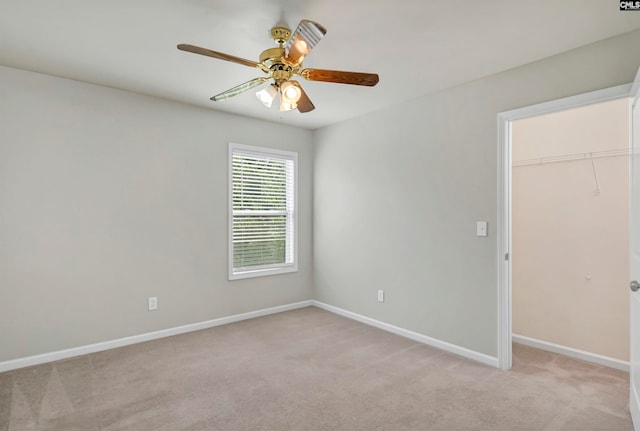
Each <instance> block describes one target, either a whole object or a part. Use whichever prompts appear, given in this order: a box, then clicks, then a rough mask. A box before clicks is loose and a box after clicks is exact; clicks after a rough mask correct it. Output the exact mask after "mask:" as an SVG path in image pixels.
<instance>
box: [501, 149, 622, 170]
mask: <svg viewBox="0 0 640 431" xmlns="http://www.w3.org/2000/svg"><path fill="white" fill-rule="evenodd" d="M628 155H631V148H618V149H616V150H604V151H593V152H589V153H576V154H566V155H562V156H551V157H539V158H537V159H526V160H514V161H513V166H527V165H542V164H545V163H559V162H571V161H574V160H589V159H598V158H601V157H619V156H628Z"/></svg>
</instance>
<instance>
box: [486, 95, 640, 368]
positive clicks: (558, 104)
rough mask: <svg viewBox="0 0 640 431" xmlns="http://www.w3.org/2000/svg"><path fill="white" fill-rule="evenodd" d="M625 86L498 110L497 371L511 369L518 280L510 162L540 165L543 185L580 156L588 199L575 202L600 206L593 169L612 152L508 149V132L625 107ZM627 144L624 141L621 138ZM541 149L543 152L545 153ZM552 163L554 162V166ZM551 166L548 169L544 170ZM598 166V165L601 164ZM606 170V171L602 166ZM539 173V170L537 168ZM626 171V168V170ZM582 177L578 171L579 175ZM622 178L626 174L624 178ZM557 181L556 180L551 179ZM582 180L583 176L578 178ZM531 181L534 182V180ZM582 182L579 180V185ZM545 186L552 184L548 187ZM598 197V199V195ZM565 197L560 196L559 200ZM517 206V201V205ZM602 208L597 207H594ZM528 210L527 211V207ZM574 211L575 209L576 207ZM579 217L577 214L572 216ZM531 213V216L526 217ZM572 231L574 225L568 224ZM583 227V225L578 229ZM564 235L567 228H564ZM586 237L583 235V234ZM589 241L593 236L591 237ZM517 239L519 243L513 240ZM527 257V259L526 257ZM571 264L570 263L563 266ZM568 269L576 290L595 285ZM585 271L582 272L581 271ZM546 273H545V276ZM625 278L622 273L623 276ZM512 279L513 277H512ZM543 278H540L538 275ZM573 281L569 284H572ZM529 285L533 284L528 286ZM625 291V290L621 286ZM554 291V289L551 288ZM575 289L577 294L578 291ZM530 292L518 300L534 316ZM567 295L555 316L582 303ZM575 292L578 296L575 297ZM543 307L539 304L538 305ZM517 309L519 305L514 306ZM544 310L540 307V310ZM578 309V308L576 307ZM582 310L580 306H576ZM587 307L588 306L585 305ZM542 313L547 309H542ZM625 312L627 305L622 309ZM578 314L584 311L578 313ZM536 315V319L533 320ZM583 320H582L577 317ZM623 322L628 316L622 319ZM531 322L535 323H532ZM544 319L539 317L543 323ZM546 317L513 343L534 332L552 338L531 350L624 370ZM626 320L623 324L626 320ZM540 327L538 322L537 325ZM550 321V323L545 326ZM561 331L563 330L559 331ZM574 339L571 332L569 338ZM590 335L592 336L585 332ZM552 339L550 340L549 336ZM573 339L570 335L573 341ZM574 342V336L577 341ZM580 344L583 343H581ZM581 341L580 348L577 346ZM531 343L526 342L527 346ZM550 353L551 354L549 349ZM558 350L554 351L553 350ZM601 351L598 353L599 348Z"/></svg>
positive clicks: (587, 273) (586, 274)
mask: <svg viewBox="0 0 640 431" xmlns="http://www.w3.org/2000/svg"><path fill="white" fill-rule="evenodd" d="M630 88H631V86H630V85H623V86H618V87H613V88H610V89H605V90H601V91H596V92H593V93H587V94H583V95H580V96H574V97H570V98H566V99H560V100H557V101H553V102H547V103H543V104H540V105H535V106H531V107H526V108H521V109H517V110H514V111H508V112H504V113H501V114H499V115H498V132H499V140H498V141H499V148H498V154H499V175H498V178H499V200H498V201H499V208H498V228H497V231H498V236H499V237H498V253H499V254H498V266H499V268H498V269H499V289H498V291H499V295H498V310H499V315H498V331H499V332H498V337H499V338H498V341H499V345H498V363H499V366H500V368H501V369H504V370H508V369H510V368H511V365H512V347H511V346H512V345H511V343H512V341H513V336H512V333H513V330H514V320H513V311H514V303H513V301H514V289H513V288H514V286H513V282H514V279H516V280H517V281H519V282H522V280H521V277H520V274H518V275H517V276H516V274H514V272H513V271H514V260H517V259H518V256H515V255H513V252H514V248H513V246H514V243H513V239H514V235H513V234H514V232H513V229H514V219H513V216H514V212H513V209H514V208H513V204H514V195H513V191H514V189H513V187H514V183H513V180H514V166H513V164H514V162H516V166H529V167H531V166H536V167H542V170H544V171H546V172H545V173H546V178H539V179H538V180H537V181H543V182H544V181H547V180H551V179H552V178H551V176H550V175H551V173H554V175H555V174H557V172H555V171H557V170H558V169H557V168H558V167H559V166H560V164H561V163H562V162H564V163H565V165H567V164H570V162H572V161H573V162H575V161H577V160H578V159H579V158H581V157H582V158H583V161H581V162H580V163H582V164H584V163H590V164H591V172H590V176H591V178H590V179H589V178H588V179H587V180H590V181H591V185H590V188H591V190H590V192H591V196H584V195H583V196H580V197H579V199H582V201H580V200H579V202H581V203H580V204H578V205H589V204H592V205H593V204H594V203H596V204H598V205H600V204H601V203H602V202H601V201H602V200H601V201H600V202H596V200H595V199H598V198H599V196H597V195H599V193H600V191H601V184H600V183H598V178H597V165H598V164H600V165H602V162H603V161H604V160H605V157H606V156H608V155H610V156H614V157H615V155H616V154H613V153H611V151H609V149H607V150H605V149H599V150H596V149H595V148H593V147H592V148H586V149H584V148H583V150H576V149H575V148H573V147H571V145H580V142H577V143H574V144H569V146H566V145H565V148H564V149H560V148H558V146H557V145H556V146H552V147H548V148H547V149H545V148H544V147H545V146H544V145H542V146H538V147H529V148H524V149H521V148H514V141H513V140H514V132H515V135H518V134H519V132H518V130H519V129H520V128H521V127H520V126H522V125H523V124H526V123H535V122H536V121H538V119H539V118H543V117H545V116H546V117H548V116H549V115H551V114H553V113H561V112H566V111H568V110H572V109H574V108H582V107H587V106H590V105H595V104H603V103H605V102H610V101H616V100H622V102H621V103H623V104H625V103H626V106H627V108H628V95H629V91H630ZM626 115H627V118H626V120H628V116H629V114H628V109H627V114H626ZM625 132H628V130H625ZM627 142H628V140H627ZM545 151H546V152H545ZM616 151H618V152H619V151H620V149H619V148H616ZM626 157H628V149H627V155H626ZM554 162H555V163H554ZM573 165H574V167H575V166H577V165H576V164H575V163H573ZM552 166H554V167H553V168H550V167H552ZM603 167H604V165H603ZM608 168H610V167H608ZM516 169H520V167H517V168H516ZM538 170H540V169H538ZM529 171H530V172H529V174H531V172H533V170H532V169H529ZM627 171H628V170H627ZM582 173H583V174H584V171H583V172H582ZM627 175H628V174H627ZM522 177H523V175H521V172H518V173H516V180H518V184H520V183H521V180H522ZM524 177H527V175H524ZM530 180H531V178H529V181H530ZM556 180H557V179H556ZM583 180H584V178H583ZM534 181H536V180H534ZM600 181H601V182H602V178H601V179H600ZM583 182H584V181H583ZM550 185H551V186H552V185H553V184H550ZM561 188H562V187H556V189H558V190H553V191H554V193H555V192H556V191H558V192H560V193H562V191H561V190H559V189H561ZM603 197H604V196H603ZM565 198H566V196H565ZM556 199H562V198H561V197H560V198H556ZM589 199H591V201H589ZM551 201H553V199H551ZM518 202H520V201H518ZM558 202H562V201H556V203H558ZM518 205H519V206H518V208H517V210H518V211H521V210H522V208H521V207H522V205H520V203H518ZM600 206H602V205H600ZM531 208H533V207H531ZM531 208H529V210H531ZM565 209H567V210H568V214H565V217H566V218H567V219H568V220H571V218H572V217H573V219H574V221H575V218H576V213H575V211H574V210H576V208H571V207H569V206H566V208H565ZM578 210H579V208H578ZM572 211H574V213H573V214H572ZM578 214H579V213H578ZM530 215H531V214H530ZM515 227H518V225H517V223H516V225H515ZM574 227H575V226H574ZM583 227H586V226H583ZM548 228H549V226H548V225H546V226H545V225H544V223H543V224H542V225H541V226H538V227H536V229H540V232H545V230H547V229H548ZM566 230H567V231H568V230H570V229H566ZM561 233H562V234H563V235H564V234H565V233H568V232H561ZM538 236H540V233H538ZM587 236H588V235H587ZM591 239H594V238H591ZM519 241H520V240H519ZM515 251H517V252H518V253H520V254H522V250H518V249H517V248H516V250H515ZM559 258H561V259H564V263H567V264H568V261H567V259H566V255H565V256H562V255H559ZM529 259H530V257H529ZM518 263H522V262H521V261H519V262H518ZM528 263H531V262H526V263H525V265H524V267H525V268H526V266H527V264H528ZM556 266H557V267H558V268H560V267H562V264H560V265H556ZM568 266H571V265H568ZM573 266H574V267H578V268H579V270H577V271H578V272H580V273H581V277H582V279H580V280H579V282H577V283H574V284H576V286H574V288H575V289H580V288H581V287H582V288H584V287H585V286H586V287H587V288H589V287H594V286H595V285H596V284H597V283H594V282H593V281H594V277H595V273H596V272H597V273H598V274H601V272H600V271H599V270H598V269H597V268H595V267H591V266H589V267H588V268H586V267H580V265H579V264H576V265H573ZM585 268H586V270H584V269H585ZM515 269H518V271H522V265H518V266H515ZM537 270H538V271H545V268H537ZM575 271H576V270H575V268H574V272H575ZM545 275H546V274H545ZM624 275H625V276H626V274H624ZM514 276H515V277H514ZM572 276H574V278H575V273H574V274H572ZM542 278H544V277H542ZM574 281H575V280H574ZM534 284H535V283H534ZM625 287H626V286H625ZM556 288H557V286H556ZM578 291H579V290H578ZM515 293H516V295H515V298H516V299H517V300H518V301H521V300H523V298H522V297H521V296H522V295H520V291H516V292H515ZM530 293H531V292H527V293H526V294H525V295H524V296H525V298H524V300H525V301H532V303H531V304H530V305H531V308H530V309H527V310H529V312H530V313H529V314H532V315H534V316H535V314H536V313H539V314H540V313H543V314H544V312H543V311H541V310H542V309H541V308H540V304H535V306H534V304H533V302H535V301H534V299H536V298H535V296H536V293H533V296H531V295H530ZM553 293H554V295H553V296H556V297H557V296H558V295H555V293H558V292H557V291H556V292H553ZM565 293H567V294H566V295H565V298H564V299H562V300H561V301H563V302H564V303H563V304H560V305H558V304H556V306H555V308H556V310H555V312H556V313H557V312H559V309H561V308H562V307H565V309H567V308H575V307H572V306H573V305H575V303H577V302H584V301H583V300H582V298H580V299H579V300H578V299H577V298H575V297H573V298H572V294H571V293H568V292H565ZM546 294H548V292H547V293H546ZM546 294H545V293H542V292H537V295H538V297H537V300H538V302H544V301H540V299H541V298H543V297H544V296H545V295H546ZM578 294H579V293H578ZM527 295H529V297H528V298H527ZM573 295H576V293H573ZM568 301H574V302H568ZM542 305H544V304H542ZM518 307H520V306H519V305H518ZM535 307H538V310H537V311H536V310H535ZM543 308H544V307H543ZM577 308H580V307H577ZM582 308H584V307H582ZM587 308H588V306H587ZM516 310H519V312H522V310H523V308H521V307H520V308H516ZM547 311H548V310H547ZM626 312H627V313H628V307H627V308H626ZM583 314H584V313H583ZM521 317H522V316H521V315H520V314H519V315H518V319H516V321H515V322H516V325H517V326H516V327H517V328H518V330H523V329H522V328H524V327H526V325H524V326H523V325H522V323H523V322H522V320H523V319H520V318H521ZM538 317H540V316H538ZM583 317H584V316H583ZM626 317H627V319H628V315H627V316H626ZM533 320H536V319H533ZM538 320H539V319H538ZM543 320H544V319H543ZM548 320H550V319H548V318H547V319H546V321H543V322H542V325H537V326H538V327H536V324H535V322H534V325H533V327H531V328H527V329H526V330H527V331H531V332H530V333H531V334H534V335H537V336H524V337H523V336H522V335H520V336H518V335H517V336H516V341H518V342H525V344H526V342H527V341H531V340H533V341H534V342H535V341H541V340H539V339H538V338H539V337H541V338H547V337H544V336H541V335H540V334H542V335H544V334H547V335H549V334H551V337H550V338H552V340H551V341H547V340H544V341H545V343H543V344H542V345H540V344H538V345H534V347H538V348H543V349H546V350H551V351H556V352H558V353H563V354H568V355H569V356H574V357H578V358H579V359H586V360H589V361H591V362H596V363H601V364H603V365H607V366H614V367H615V368H622V369H628V362H625V361H624V360H619V361H615V360H614V361H610V360H609V359H611V358H609V357H608V356H607V355H606V354H599V353H595V354H591V352H589V351H588V350H586V349H589V350H594V349H593V348H591V346H589V344H588V341H589V338H590V336H589V334H588V335H587V336H585V337H584V340H577V341H578V342H577V343H576V340H575V339H571V336H572V335H571V334H572V331H574V332H575V330H576V327H573V328H571V327H570V328H568V331H565V333H561V332H560V331H558V328H557V327H555V328H554V327H553V325H550V324H549V323H550V322H549V321H548ZM627 321H628V320H627ZM537 323H540V322H537ZM551 323H553V322H551ZM545 325H546V327H545ZM574 325H577V327H578V329H579V326H580V323H574ZM565 329H566V328H565ZM574 335H575V334H574ZM590 335H591V336H592V335H593V334H590ZM554 337H555V338H554ZM574 338H576V337H574ZM578 338H579V337H578ZM567 339H570V340H571V341H570V342H569V343H567V342H566V340H567ZM584 342H586V344H585V343H584ZM581 343H582V344H581ZM566 344H569V346H567V345H566ZM530 345H531V344H530ZM554 349H555V350H554ZM558 349H559V350H558ZM598 349H601V348H600V347H597V348H595V350H598ZM599 351H602V350H599Z"/></svg>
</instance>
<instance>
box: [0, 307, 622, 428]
mask: <svg viewBox="0 0 640 431" xmlns="http://www.w3.org/2000/svg"><path fill="white" fill-rule="evenodd" d="M628 378H629V376H628V374H627V373H624V372H620V371H616V370H612V369H609V368H606V367H600V366H596V365H590V364H586V363H583V362H580V361H576V360H572V359H569V358H566V357H563V356H559V355H555V354H552V353H547V352H542V351H539V350H535V349H532V348H529V347H524V346H520V345H514V368H513V370H512V371H510V372H506V373H505V372H502V371H499V370H496V369H493V368H490V367H487V366H484V365H480V364H477V363H474V362H471V361H468V360H465V359H461V358H458V357H456V356H452V355H450V354H447V353H444V352H442V351H439V350H436V349H433V348H430V347H427V346H425V345H422V344H418V343H415V342H414V341H411V340H408V339H405V338H402V337H399V336H396V335H393V334H390V333H387V332H384V331H381V330H378V329H375V328H371V327H369V326H366V325H363V324H361V323H358V322H355V321H352V320H348V319H345V318H342V317H340V316H336V315H334V314H331V313H328V312H326V311H323V310H320V309H317V308H313V307H310V308H304V309H300V310H295V311H290V312H286V313H281V314H277V315H272V316H266V317H261V318H257V319H253V320H249V321H244V322H239V323H234V324H230V325H226V326H221V327H217V328H212V329H208V330H203V331H198V332H193V333H189V334H184V335H179V336H175V337H170V338H165V339H161V340H156V341H150V342H146V343H142V344H137V345H134V346H128V347H123V348H119V349H114V350H110V351H106V352H100V353H95V354H90V355H85V356H81V357H77V358H72V359H68V360H64V361H59V362H55V363H50V364H44V365H40V366H36V367H30V368H23V369H20V370H15V371H10V372H6V373H2V374H0V431H16V430H20V431H22V430H61V431H62V430H64V431H71V430H82V431H93V430H104V431H115V430H128V431H130V430H153V431H158V430H172V431H174V430H224V431H227V430H228V431H254V430H270V431H280V430H323V431H325V430H327V431H329V430H331V431H333V430H349V431H353V430H366V431H376V430H389V431H402V430H430V431H438V430H442V431H455V430H492V431H496V430H498V431H499V430H505V431H517V430H541V431H556V430H566V431H570V430H576V431H578V430H579V431H588V430H598V431H602V430H612V431H613V430H615V431H625V430H632V425H631V420H630V418H629V412H628V393H629V384H628Z"/></svg>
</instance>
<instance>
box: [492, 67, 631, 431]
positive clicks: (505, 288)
mask: <svg viewBox="0 0 640 431" xmlns="http://www.w3.org/2000/svg"><path fill="white" fill-rule="evenodd" d="M637 81H638V79H637V78H636V83H635V84H634V85H633V86H632V85H630V84H627V85H620V86H616V87H611V88H606V89H603V90H598V91H593V92H590V93H585V94H580V95H577V96H571V97H567V98H564V99H558V100H553V101H550V102H545V103H540V104H537V105H532V106H527V107H524V108H519V109H515V110H512V111H506V112H501V113H499V114H498V218H497V229H496V231H497V236H498V238H497V242H498V259H497V261H498V328H497V329H498V352H497V353H498V367H499V368H500V369H502V370H509V369H511V365H512V348H511V343H512V313H511V308H512V303H511V292H512V288H511V270H512V268H511V266H512V265H511V261H512V256H511V253H512V250H511V192H512V190H511V174H512V166H511V163H512V160H511V123H512V122H513V121H516V120H520V119H524V118H529V117H535V116H538V115H544V114H550V113H553V112H559V111H565V110H568V109H573V108H578V107H581V106H586V105H591V104H595V103H601V102H606V101H609V100H615V99H620V98H626V97H628V96H629V94H630V92H631V91H632V89H636V91H637V87H638V82H637ZM639 130H640V129H639ZM639 145H640V144H639ZM639 151H640V150H639ZM638 157H640V156H638ZM638 164H639V166H640V159H639V163H638ZM639 169H640V168H639ZM638 175H639V176H640V172H639V173H638ZM639 181H640V180H639ZM631 189H632V190H633V187H632V188H631ZM636 191H637V193H638V194H639V198H638V200H639V201H640V182H639V185H638V187H637V188H636ZM638 205H639V206H640V202H639V203H638ZM639 217H640V211H639ZM633 220H634V219H633V218H631V221H632V224H633ZM638 220H640V218H639V219H638ZM638 230H639V231H640V222H639V226H638ZM638 235H639V237H640V232H639V234H638ZM639 242H640V239H639ZM638 251H639V255H638V256H639V257H638V259H639V261H638V262H640V244H639V245H638ZM507 256H508V258H506V257H507ZM636 266H638V265H636ZM632 267H633V265H632ZM632 271H633V269H632ZM637 280H638V281H640V267H638V278H637ZM638 300H639V301H640V292H639V293H638ZM639 307H640V306H639ZM639 313H640V311H639ZM638 319H639V321H640V317H639V318H638ZM639 324H640V323H639ZM639 337H640V334H639ZM639 343H640V342H639ZM639 350H640V347H639ZM639 365H640V364H639ZM639 371H640V370H639ZM639 381H640V376H639ZM638 387H639V390H640V384H639V386H638ZM638 411H639V412H640V409H639V410H638ZM638 419H640V417H639V418H638ZM639 431H640V428H639Z"/></svg>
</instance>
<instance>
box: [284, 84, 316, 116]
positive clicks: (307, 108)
mask: <svg viewBox="0 0 640 431" xmlns="http://www.w3.org/2000/svg"><path fill="white" fill-rule="evenodd" d="M289 81H290V82H291V83H292V84H293V85H295V86H296V87H298V88H299V89H300V99H298V103H297V105H298V111H300V112H301V113H303V114H304V113H305V112H311V111H313V110H314V109H316V107H315V106H313V103H311V99H309V96H307V93H305V91H304V89H303V88H302V86H301V85H300V83H299V82H298V81H294V80H292V79H290V80H289Z"/></svg>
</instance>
